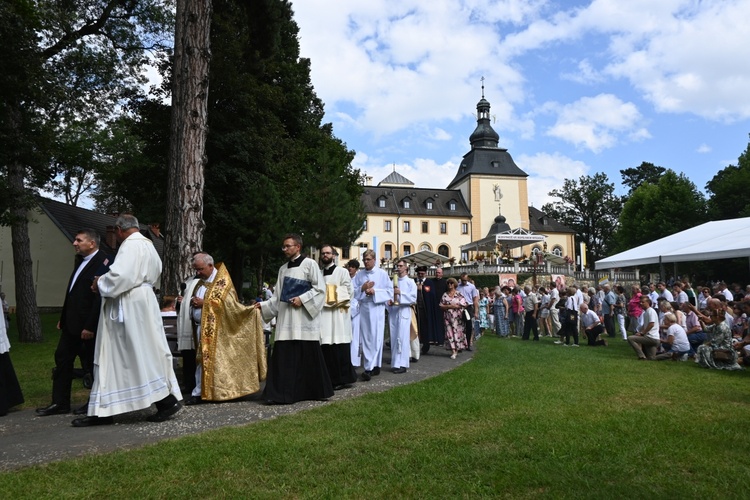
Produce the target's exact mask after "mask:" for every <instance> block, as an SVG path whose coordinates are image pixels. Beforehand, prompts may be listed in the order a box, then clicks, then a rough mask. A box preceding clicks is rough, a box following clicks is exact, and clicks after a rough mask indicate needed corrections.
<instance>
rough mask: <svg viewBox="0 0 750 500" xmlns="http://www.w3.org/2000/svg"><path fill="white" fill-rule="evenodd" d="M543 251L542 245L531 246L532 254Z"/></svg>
mask: <svg viewBox="0 0 750 500" xmlns="http://www.w3.org/2000/svg"><path fill="white" fill-rule="evenodd" d="M541 251H542V247H540V246H539V245H534V246H533V247H531V255H536V254H538V253H539V252H541Z"/></svg>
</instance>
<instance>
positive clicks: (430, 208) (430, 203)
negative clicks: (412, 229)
mask: <svg viewBox="0 0 750 500" xmlns="http://www.w3.org/2000/svg"><path fill="white" fill-rule="evenodd" d="M425 206H426V207H427V210H432V200H427V203H425Z"/></svg>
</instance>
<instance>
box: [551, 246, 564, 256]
mask: <svg viewBox="0 0 750 500" xmlns="http://www.w3.org/2000/svg"><path fill="white" fill-rule="evenodd" d="M552 253H553V254H555V255H557V256H558V257H562V256H563V249H562V247H561V246H560V245H555V246H554V247H552Z"/></svg>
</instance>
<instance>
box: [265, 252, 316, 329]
mask: <svg viewBox="0 0 750 500" xmlns="http://www.w3.org/2000/svg"><path fill="white" fill-rule="evenodd" d="M303 258H304V260H303V261H302V263H301V264H300V265H299V266H297V267H292V268H289V264H288V263H287V264H284V265H283V266H281V268H280V269H279V276H278V281H277V282H276V293H275V294H274V295H273V297H271V298H270V299H269V300H265V301H263V302H261V303H260V307H261V312H262V314H263V320H264V321H271V319H272V318H274V317H276V336H275V337H274V341H276V342H278V341H284V340H306V341H310V340H315V341H317V342H320V311H321V309H323V303H324V302H325V298H326V292H325V284H324V283H325V281H324V280H323V274H322V273H321V272H320V268H318V264H317V263H316V262H315V261H314V260H312V259H309V258H307V257H303ZM286 277H289V278H296V279H299V280H303V281H308V282H309V283H310V285H311V288H310V290H308V291H307V292H305V293H303V294H302V295H300V296H299V298H300V300H301V301H302V307H294V306H292V305H291V304H289V303H287V302H284V301H282V300H281V296H282V293H283V287H284V278H286Z"/></svg>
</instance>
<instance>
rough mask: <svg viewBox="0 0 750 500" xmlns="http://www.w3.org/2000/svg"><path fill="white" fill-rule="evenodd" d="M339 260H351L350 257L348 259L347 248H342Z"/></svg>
mask: <svg viewBox="0 0 750 500" xmlns="http://www.w3.org/2000/svg"><path fill="white" fill-rule="evenodd" d="M341 258H342V259H351V257H349V247H344V248H342V249H341Z"/></svg>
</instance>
